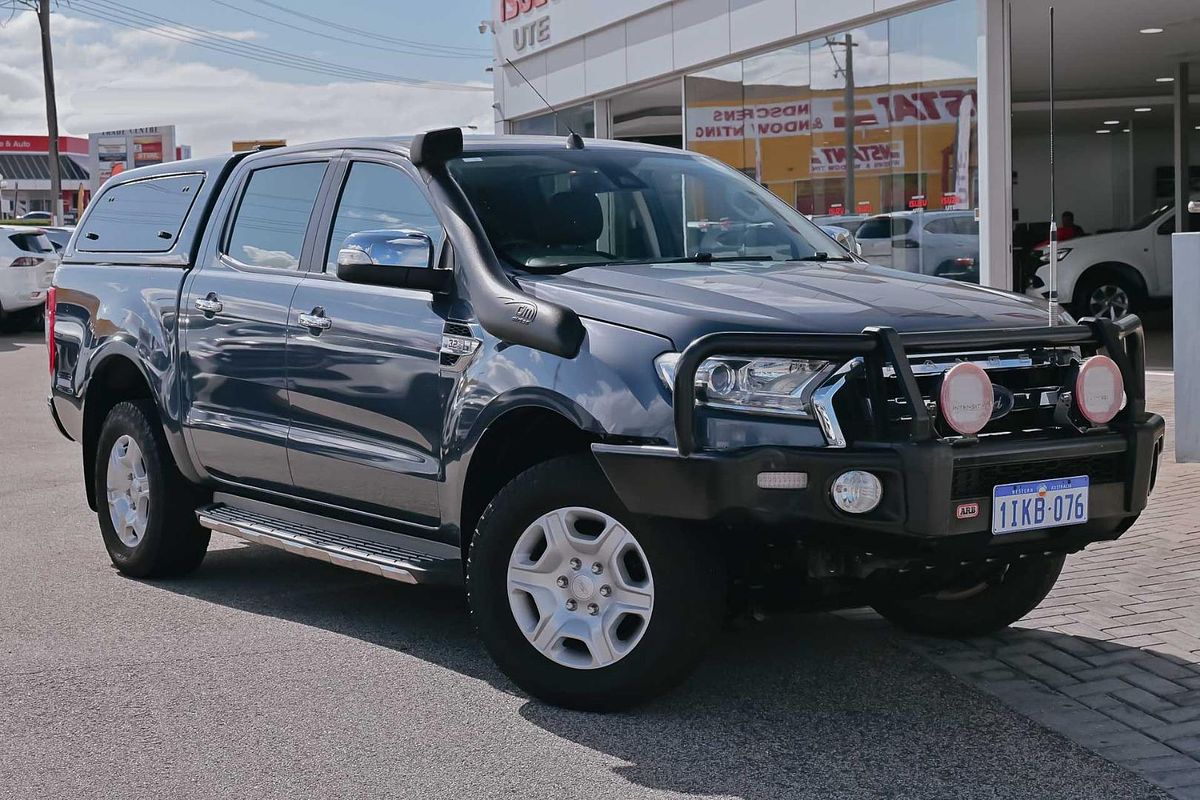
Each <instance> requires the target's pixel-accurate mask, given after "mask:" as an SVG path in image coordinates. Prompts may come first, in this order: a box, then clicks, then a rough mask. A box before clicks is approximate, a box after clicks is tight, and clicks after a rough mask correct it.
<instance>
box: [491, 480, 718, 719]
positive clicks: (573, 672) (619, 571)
mask: <svg viewBox="0 0 1200 800" xmlns="http://www.w3.org/2000/svg"><path fill="white" fill-rule="evenodd" d="M467 588H468V593H469V598H470V606H471V616H472V619H473V621H474V622H475V627H476V629H477V630H478V631H479V635H480V638H482V639H483V642H484V645H485V646H486V647H487V649H488V652H489V653H490V654H491V655H492V658H493V659H494V660H495V661H496V663H497V664H498V665H499V667H500V668H501V669H502V670H503V671H504V672H505V674H507V675H508V676H509V677H510V678H512V680H513V681H514V682H515V683H516V684H517V685H518V686H520V687H521V688H522V689H524V690H525V691H527V692H528V693H529V694H531V695H533V696H535V697H538V698H540V699H542V700H545V701H547V702H549V703H553V704H555V705H560V706H565V707H568V708H577V709H584V710H596V711H599V710H615V709H619V708H624V707H628V706H631V705H634V704H636V703H639V702H642V701H644V700H647V699H649V698H650V697H653V696H654V695H657V694H659V693H661V692H663V691H665V690H667V689H668V688H670V687H671V686H673V685H675V684H676V683H678V682H679V681H680V680H682V679H683V678H684V677H685V676H686V675H687V673H688V672H689V671H690V670H691V668H692V667H693V666H694V665H695V663H696V662H697V661H698V660H699V658H700V656H701V654H702V652H703V649H704V646H705V645H706V644H707V643H708V641H709V639H710V638H711V636H712V634H713V632H714V631H715V630H716V628H717V627H718V625H719V623H720V622H721V620H722V619H723V614H724V578H723V575H722V574H721V570H720V568H719V560H718V559H717V558H715V556H714V553H713V550H712V547H711V546H710V545H709V542H708V538H707V536H705V535H704V534H703V533H701V532H697V531H689V530H682V529H680V528H677V527H675V526H673V525H671V524H669V523H665V522H661V521H652V520H648V519H645V518H643V517H638V516H636V515H634V514H631V513H630V512H629V511H628V510H627V509H625V507H624V506H623V505H622V504H621V502H620V500H618V499H617V497H616V495H615V494H614V493H613V491H612V489H611V487H610V486H609V484H608V481H607V480H606V479H605V477H604V475H603V473H602V472H601V470H600V468H599V467H598V466H597V465H596V463H595V462H594V461H593V460H592V459H591V457H590V456H568V457H564V458H558V459H555V460H553V461H550V462H547V463H545V464H542V465H539V466H536V467H533V468H532V469H529V470H527V471H526V472H524V473H523V474H521V475H520V476H518V477H517V478H516V479H514V480H513V481H512V483H510V484H509V485H508V486H507V487H506V488H505V489H504V490H503V491H501V492H500V494H499V495H497V496H496V498H495V499H494V500H493V501H492V503H491V505H490V506H489V507H488V509H487V511H486V512H485V513H484V515H483V517H482V519H481V520H480V522H479V526H478V530H477V533H476V535H475V537H474V539H473V541H472V543H471V553H470V559H469V562H468V566H467Z"/></svg>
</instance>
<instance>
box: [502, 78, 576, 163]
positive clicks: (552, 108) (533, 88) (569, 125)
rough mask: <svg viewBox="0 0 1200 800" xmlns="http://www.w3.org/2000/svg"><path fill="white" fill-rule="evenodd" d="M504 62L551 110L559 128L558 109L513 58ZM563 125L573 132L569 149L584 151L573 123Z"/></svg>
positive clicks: (569, 137) (568, 139)
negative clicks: (572, 125)
mask: <svg viewBox="0 0 1200 800" xmlns="http://www.w3.org/2000/svg"><path fill="white" fill-rule="evenodd" d="M504 60H505V61H507V62H508V65H509V66H510V67H512V68H513V69H515V70H516V71H517V74H518V75H520V76H521V80H523V81H525V85H526V86H528V87H529V88H530V89H532V90H533V93H534V94H536V95H537V96H538V99H539V100H541V101H542V102H543V103H544V104H545V106H546V108H548V109H550V113H551V114H553V115H554V126H555V128H557V127H558V109H557V108H555V107H554V106H552V105H550V101H549V100H547V99H546V98H545V97H543V96H542V93H541V92H539V91H538V90H537V87H536V86H534V85H533V82H532V81H530V80H529V78H526V77H525V73H524V72H521V68H520V67H518V66H517V65H516V64H514V63H513V60H512V59H511V58H506V59H504ZM562 123H563V125H565V126H566V127H567V130H569V131H570V132H571V135H570V136H568V137H567V147H569V148H571V149H572V150H582V149H583V137H582V136H580V135H579V134H578V133H576V132H575V129H574V128H572V127H571V123H569V122H567V121H566V120H563V121H562Z"/></svg>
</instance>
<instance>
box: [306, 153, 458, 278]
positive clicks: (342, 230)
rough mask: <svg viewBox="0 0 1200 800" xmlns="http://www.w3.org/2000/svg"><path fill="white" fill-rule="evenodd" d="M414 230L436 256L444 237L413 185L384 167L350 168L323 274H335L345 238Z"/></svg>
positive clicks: (365, 164) (403, 175)
mask: <svg viewBox="0 0 1200 800" xmlns="http://www.w3.org/2000/svg"><path fill="white" fill-rule="evenodd" d="M381 230H387V231H396V230H416V231H421V232H422V233H425V234H427V235H428V236H429V238H431V239H432V240H433V244H434V249H435V252H436V251H437V248H438V247H439V246H440V245H441V241H442V238H443V237H444V235H445V234H444V233H443V231H442V226H441V223H440V222H438V218H437V214H435V213H434V210H433V207H432V206H431V205H429V201H428V200H426V199H425V195H424V194H423V193H422V192H421V189H420V187H418V186H417V183H416V181H414V180H413V179H412V178H411V177H409V176H408V175H407V174H406V173H405V172H404V171H403V170H400V169H397V168H396V167H391V166H388V165H387V164H377V163H374V162H371V161H356V162H354V163H353V164H351V165H350V174H349V176H347V178H346V184H345V187H344V188H343V189H342V196H341V198H340V199H339V200H338V207H337V213H336V214H335V215H334V218H333V231H332V232H331V233H330V235H329V243H328V246H327V247H326V249H325V271H326V272H328V273H329V274H331V275H332V274H334V273H336V272H337V254H338V251H339V250H341V249H342V244H343V243H344V242H345V241H346V238H347V237H349V236H351V235H353V234H356V233H361V232H363V231H381Z"/></svg>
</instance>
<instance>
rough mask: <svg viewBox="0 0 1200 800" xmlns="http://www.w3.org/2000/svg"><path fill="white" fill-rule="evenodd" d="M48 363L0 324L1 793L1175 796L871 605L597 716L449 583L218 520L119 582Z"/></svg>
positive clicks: (782, 634)
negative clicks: (483, 634)
mask: <svg viewBox="0 0 1200 800" xmlns="http://www.w3.org/2000/svg"><path fill="white" fill-rule="evenodd" d="M45 361H46V359H45V352H44V350H43V347H42V344H41V342H40V340H39V339H38V338H37V337H34V336H22V337H17V338H14V337H0V453H2V454H3V457H2V458H0V545H2V547H3V551H2V555H0V797H3V798H9V797H19V798H40V797H54V798H72V797H80V798H84V797H86V798H97V797H122V798H127V797H151V796H165V797H172V798H193V797H194V798H201V797H204V798H207V797H237V798H248V797H253V798H259V797H263V798H266V797H280V798H285V797H287V798H292V797H322V798H326V797H328V798H335V797H385V796H386V797H411V798H441V797H446V798H488V797H514V798H543V797H545V798H577V797H578V798H584V797H586V798H610V797H683V796H687V797H710V796H712V797H736V798H748V799H753V800H777V799H778V798H791V797H813V798H833V797H846V798H868V797H896V798H1090V799H1094V798H1108V797H1112V798H1117V797H1120V798H1150V797H1156V798H1157V797H1165V795H1162V794H1160V793H1159V792H1158V790H1156V789H1154V788H1152V787H1151V786H1150V785H1149V784H1147V783H1145V782H1143V781H1142V780H1140V779H1138V778H1135V777H1134V776H1132V775H1131V774H1128V773H1126V772H1124V771H1122V770H1120V769H1118V768H1116V767H1115V766H1112V765H1111V764H1109V763H1107V762H1105V761H1103V760H1102V759H1100V758H1099V757H1098V756H1095V755H1093V754H1091V753H1089V752H1087V751H1084V750H1082V749H1080V748H1079V747H1077V746H1075V745H1073V744H1071V743H1070V742H1068V741H1067V740H1065V739H1063V738H1061V737H1060V736H1058V735H1056V734H1053V733H1050V732H1048V731H1046V730H1044V729H1042V728H1039V727H1038V726H1036V725H1034V724H1033V723H1031V722H1029V721H1028V720H1026V719H1024V718H1023V717H1020V716H1019V715H1017V714H1016V713H1015V712H1013V711H1011V710H1009V709H1007V708H1006V707H1004V706H1002V705H1000V704H999V703H998V702H997V701H996V700H994V699H992V698H990V697H986V696H983V695H980V694H978V693H976V692H975V691H974V690H972V689H970V688H968V687H967V686H966V685H965V684H961V683H959V682H957V681H956V680H954V679H953V678H951V677H949V676H948V675H947V674H945V673H943V672H941V671H939V670H938V669H936V668H934V667H932V666H931V665H930V664H929V663H927V662H926V661H924V660H922V659H921V658H920V657H918V656H916V655H914V654H913V653H912V652H910V651H909V650H907V649H905V648H903V647H902V646H901V645H900V644H898V642H897V641H896V640H894V639H893V637H892V635H891V634H890V633H889V632H888V631H887V629H884V628H880V627H879V626H878V625H875V624H870V623H866V622H855V621H850V620H845V619H841V618H838V617H832V616H828V615H813V616H794V617H782V618H778V619H774V620H771V621H768V622H766V623H762V624H757V625H754V626H752V627H749V628H743V629H740V630H736V631H731V632H729V633H727V634H725V635H724V636H723V637H722V640H721V641H720V642H719V643H718V646H717V647H716V648H715V650H714V652H713V653H712V655H711V657H710V658H709V659H708V661H707V662H706V663H705V664H704V666H703V667H702V668H701V669H700V671H699V672H698V673H697V674H696V675H695V677H694V678H693V679H692V680H691V681H690V682H689V683H687V684H686V685H685V686H684V687H683V688H681V689H680V690H678V691H676V692H675V693H673V694H671V695H670V696H668V697H666V698H664V699H662V700H660V701H657V702H655V703H653V704H651V705H649V706H647V707H645V708H642V709H640V710H638V711H636V712H631V713H625V714H620V715H610V716H602V715H594V714H584V713H575V712H566V711H561V710H558V709H555V708H552V707H548V706H545V705H543V704H541V703H538V702H536V701H531V700H529V699H528V698H526V697H525V696H523V695H522V694H520V693H519V692H518V691H517V690H516V689H515V688H514V687H513V686H512V685H511V684H510V683H509V682H508V681H507V680H506V679H505V678H504V677H503V676H502V675H500V674H499V673H498V672H497V670H496V669H495V668H494V667H493V666H492V664H491V662H490V661H489V660H488V658H487V656H486V654H485V653H484V652H483V650H482V648H481V647H480V645H479V644H478V643H477V642H476V640H475V638H474V637H473V635H472V632H471V629H470V624H469V621H468V619H467V615H466V611H465V604H464V602H463V600H462V598H461V597H460V596H459V594H458V593H456V592H451V591H445V590H442V591H435V590H430V589H421V588H412V587H405V586H401V585H397V584H393V583H389V582H387V581H384V580H381V579H376V578H371V577H369V576H364V575H360V574H357V573H353V572H349V571H342V570H339V569H337V568H334V567H331V566H328V565H324V564H318V563H314V562H310V561H305V560H303V559H300V558H298V557H294V556H289V555H286V554H283V553H281V552H279V551H276V550H271V549H268V548H264V547H258V546H249V545H243V544H241V543H239V542H237V541H236V540H233V539H229V538H226V537H214V541H213V549H212V550H211V551H210V553H209V555H208V559H207V560H206V562H205V564H204V566H203V567H202V568H201V569H200V570H199V571H198V572H197V573H196V574H195V575H194V576H192V577H190V578H188V579H186V580H176V581H164V582H157V583H142V582H137V581H133V580H129V579H126V578H124V577H122V576H121V575H120V574H118V573H117V572H116V571H115V570H114V569H113V568H112V567H111V566H110V564H109V561H108V558H107V556H106V555H105V552H104V549H103V546H102V544H101V540H100V535H99V533H98V531H97V528H96V520H95V517H94V515H93V514H92V512H91V511H89V510H88V508H87V505H86V502H85V499H84V492H83V486H82V483H81V480H80V466H79V454H78V450H77V448H76V446H75V445H74V444H72V443H70V442H67V441H65V440H63V439H62V438H61V437H60V436H59V434H58V433H57V431H56V430H55V429H54V426H53V424H52V422H51V421H50V419H49V417H48V416H47V413H46V409H45V404H44V396H45V384H46V380H45V369H46V367H45Z"/></svg>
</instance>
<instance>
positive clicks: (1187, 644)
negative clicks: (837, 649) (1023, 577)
mask: <svg viewBox="0 0 1200 800" xmlns="http://www.w3.org/2000/svg"><path fill="white" fill-rule="evenodd" d="M1172 391H1173V389H1172V379H1171V378H1170V377H1169V376H1166V375H1151V376H1148V377H1147V392H1148V405H1149V407H1150V408H1151V409H1153V410H1154V411H1157V412H1158V413H1160V414H1162V415H1163V416H1164V417H1166V419H1167V426H1168V431H1167V449H1166V452H1165V453H1164V455H1163V461H1162V468H1161V470H1160V473H1159V477H1158V485H1157V487H1156V488H1155V490H1154V494H1153V495H1152V497H1151V503H1150V508H1149V509H1148V510H1147V512H1146V513H1145V514H1144V515H1143V516H1142V518H1141V519H1140V520H1139V521H1138V523H1137V525H1135V526H1134V527H1133V528H1132V529H1131V530H1130V531H1129V532H1128V533H1126V534H1125V535H1124V536H1123V537H1122V538H1121V539H1120V540H1118V541H1116V542H1105V543H1102V544H1098V545H1093V546H1091V547H1089V548H1088V549H1087V550H1086V551H1084V552H1082V553H1077V554H1076V555H1074V556H1070V557H1069V558H1068V559H1067V566H1066V569H1065V570H1064V572H1063V575H1062V577H1061V578H1060V579H1059V582H1058V585H1057V586H1056V587H1055V589H1054V591H1053V592H1052V593H1051V594H1050V596H1049V597H1048V598H1047V599H1046V600H1045V601H1044V602H1043V603H1042V605H1041V606H1040V607H1039V608H1037V609H1036V610H1034V612H1033V613H1032V614H1030V615H1029V616H1028V617H1027V618H1026V619H1024V620H1022V621H1021V622H1020V623H1018V625H1017V626H1016V627H1015V628H1013V629H1010V630H1008V631H1005V632H1003V633H1001V634H999V635H997V636H991V637H986V638H980V639H971V640H964V641H945V640H936V639H927V638H920V637H906V641H907V642H908V643H909V644H910V645H911V646H912V647H913V648H915V649H916V650H918V651H919V652H921V653H922V654H924V655H925V656H927V657H928V658H930V659H931V660H932V661H934V662H935V663H937V664H938V665H940V666H941V667H943V668H945V669H947V670H949V671H950V672H952V673H954V674H955V675H957V676H958V677H960V678H961V679H963V680H964V681H966V682H968V683H970V684H972V685H975V686H977V687H979V688H981V689H983V690H985V691H987V692H990V693H991V694H994V695H996V696H997V697H999V698H1000V699H1002V700H1003V701H1004V702H1006V703H1007V704H1009V705H1010V706H1012V707H1013V708H1015V709H1016V710H1018V711H1020V712H1022V713H1024V714H1025V715H1027V716H1029V717H1030V718H1032V719H1034V720H1035V721H1037V722H1039V723H1041V724H1043V725H1045V726H1046V727H1048V728H1050V729H1052V730H1055V731H1058V732H1059V733H1062V734H1064V735H1065V736H1067V737H1069V738H1070V739H1072V740H1074V741H1076V742H1078V743H1079V744H1081V745H1083V746H1084V747H1087V748H1089V749H1091V750H1093V751H1095V752H1096V753H1098V754H1100V755H1101V756H1104V757H1106V758H1108V759H1109V760H1111V761H1113V762H1115V763H1117V764H1119V765H1121V766H1124V767H1126V768H1128V769H1130V770H1133V771H1134V772H1136V773H1138V774H1140V775H1142V776H1144V777H1145V778H1147V779H1148V780H1150V781H1152V782H1154V783H1156V784H1158V785H1159V786H1161V787H1163V788H1164V789H1166V790H1167V791H1168V792H1170V793H1171V794H1173V795H1174V796H1176V797H1179V798H1200V465H1180V464H1176V463H1175V453H1174V442H1173V437H1172V435H1171V432H1172V429H1173V427H1174V425H1173V422H1174V420H1173V412H1174V408H1173V397H1172ZM856 613H858V614H861V615H862V616H863V617H866V618H871V617H873V615H871V614H868V613H867V612H856ZM876 619H877V618H876Z"/></svg>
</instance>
